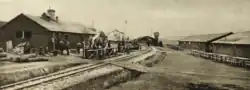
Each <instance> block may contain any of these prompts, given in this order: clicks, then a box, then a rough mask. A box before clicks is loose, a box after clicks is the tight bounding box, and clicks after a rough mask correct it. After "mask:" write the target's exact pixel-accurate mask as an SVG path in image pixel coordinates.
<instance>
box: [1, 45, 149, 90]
mask: <svg viewBox="0 0 250 90" xmlns="http://www.w3.org/2000/svg"><path fill="white" fill-rule="evenodd" d="M151 51H153V48H152V47H151V48H148V49H147V50H145V51H142V52H140V53H136V54H129V55H123V56H119V57H115V58H111V59H108V60H104V61H101V62H98V63H95V64H87V65H81V66H76V67H72V68H68V69H66V70H62V71H59V72H55V73H51V74H48V75H44V76H40V77H35V78H31V79H28V80H23V81H19V82H16V83H12V84H8V85H4V86H0V90H20V89H24V88H29V87H33V86H36V85H39V84H42V83H47V82H50V81H53V80H57V79H60V78H63V77H67V76H70V75H74V74H77V73H82V72H88V71H91V70H94V69H97V68H100V67H103V66H106V65H110V62H120V61H125V60H129V59H132V58H136V57H138V56H141V55H144V54H147V53H149V52H151Z"/></svg>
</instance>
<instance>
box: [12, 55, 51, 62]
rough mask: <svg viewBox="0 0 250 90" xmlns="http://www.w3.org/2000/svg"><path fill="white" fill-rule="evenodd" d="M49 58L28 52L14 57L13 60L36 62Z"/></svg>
mask: <svg viewBox="0 0 250 90" xmlns="http://www.w3.org/2000/svg"><path fill="white" fill-rule="evenodd" d="M48 60H49V59H48V58H46V57H40V56H37V55H36V54H27V55H22V56H20V57H16V58H14V59H13V60H12V61H14V62H36V61H48Z"/></svg>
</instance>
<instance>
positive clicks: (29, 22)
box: [0, 9, 95, 50]
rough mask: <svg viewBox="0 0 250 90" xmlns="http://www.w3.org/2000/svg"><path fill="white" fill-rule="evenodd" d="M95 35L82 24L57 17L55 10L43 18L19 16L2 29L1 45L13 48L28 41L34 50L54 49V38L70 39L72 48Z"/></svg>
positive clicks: (26, 15)
mask: <svg viewBox="0 0 250 90" xmlns="http://www.w3.org/2000/svg"><path fill="white" fill-rule="evenodd" d="M93 35H95V31H94V30H93V29H91V28H88V27H86V26H85V25H82V24H80V23H75V22H66V21H62V20H59V18H58V17H57V16H55V10H53V9H48V10H47V12H44V13H42V15H41V16H32V15H28V14H23V13H21V14H19V15H18V16H16V17H15V18H13V19H12V20H10V21H9V22H7V23H6V24H4V25H3V26H2V27H1V28H0V38H1V41H0V44H2V47H3V48H4V47H5V46H6V45H3V44H5V43H6V42H7V41H12V45H13V47H15V46H16V45H18V44H19V43H22V42H23V41H25V40H28V41H29V42H30V43H31V45H32V47H33V48H39V47H46V46H48V48H49V50H51V49H52V42H53V40H52V38H53V37H54V38H60V37H68V39H69V41H70V42H71V44H70V46H71V47H75V46H76V43H77V42H80V41H81V40H85V39H87V38H89V37H90V36H93Z"/></svg>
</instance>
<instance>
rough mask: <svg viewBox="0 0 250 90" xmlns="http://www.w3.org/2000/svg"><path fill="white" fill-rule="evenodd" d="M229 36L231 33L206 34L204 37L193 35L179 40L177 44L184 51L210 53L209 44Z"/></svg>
mask: <svg viewBox="0 0 250 90" xmlns="http://www.w3.org/2000/svg"><path fill="white" fill-rule="evenodd" d="M231 34H233V33H232V32H227V33H217V34H206V35H193V36H188V37H186V38H184V39H181V40H179V41H178V44H179V46H180V47H181V48H184V49H196V50H201V51H206V52H211V49H210V48H209V47H210V46H209V45H210V44H211V42H213V41H215V40H218V39H221V38H223V37H226V36H228V35H231Z"/></svg>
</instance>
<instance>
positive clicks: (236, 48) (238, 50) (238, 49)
mask: <svg viewBox="0 0 250 90" xmlns="http://www.w3.org/2000/svg"><path fill="white" fill-rule="evenodd" d="M213 52H214V53H220V54H226V55H230V56H237V57H247V58H250V54H249V53H250V45H233V44H218V43H216V44H213Z"/></svg>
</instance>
